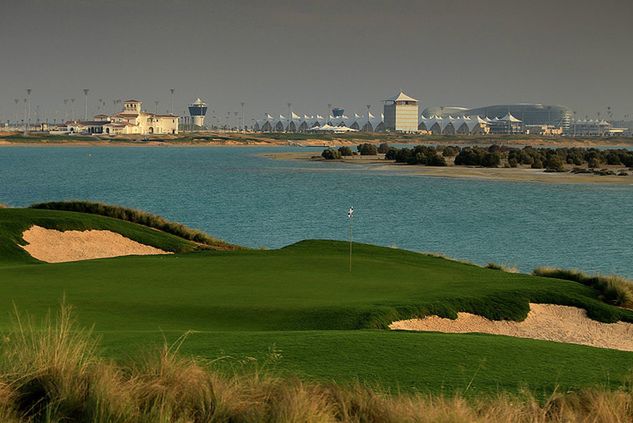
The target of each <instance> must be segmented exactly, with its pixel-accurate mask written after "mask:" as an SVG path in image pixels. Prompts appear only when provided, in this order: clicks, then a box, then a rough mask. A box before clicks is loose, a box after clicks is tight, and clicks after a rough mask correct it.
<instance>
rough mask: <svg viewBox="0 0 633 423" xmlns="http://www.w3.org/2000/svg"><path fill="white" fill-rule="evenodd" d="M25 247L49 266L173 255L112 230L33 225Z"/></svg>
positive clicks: (25, 237)
mask: <svg viewBox="0 0 633 423" xmlns="http://www.w3.org/2000/svg"><path fill="white" fill-rule="evenodd" d="M22 238H23V239H24V240H25V241H26V242H27V243H28V244H27V245H24V246H22V248H24V249H25V250H26V251H27V252H28V253H29V254H30V255H31V256H32V257H34V258H36V259H38V260H40V261H44V262H46V263H63V262H68V261H79V260H91V259H97V258H107V257H119V256H131V255H135V256H140V255H150V254H172V253H170V252H167V251H163V250H161V249H158V248H154V247H151V246H149V245H144V244H141V243H139V242H136V241H133V240H131V239H129V238H126V237H124V236H123V235H121V234H118V233H115V232H111V231H98V230H90V231H63V232H62V231H57V230H54V229H46V228H42V227H40V226H32V227H30V228H29V229H27V230H26V231H24V233H23V234H22Z"/></svg>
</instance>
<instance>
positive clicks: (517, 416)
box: [0, 305, 633, 423]
mask: <svg viewBox="0 0 633 423" xmlns="http://www.w3.org/2000/svg"><path fill="white" fill-rule="evenodd" d="M97 351H98V342H97V341H96V340H95V339H94V336H93V335H92V333H91V331H89V330H84V329H81V328H79V327H78V326H77V324H76V322H75V320H74V319H73V315H72V313H71V310H70V308H69V307H68V306H65V305H62V307H61V309H60V311H59V313H58V314H57V316H55V317H53V318H47V319H45V320H44V321H43V322H42V323H37V322H35V321H34V320H32V319H28V318H25V317H23V316H20V315H19V314H18V313H16V318H15V324H14V326H13V328H12V330H10V331H9V332H8V333H6V334H5V335H4V339H3V342H2V346H1V350H0V421H2V422H104V423H105V422H112V423H117V422H121V423H128V422H130V423H131V422H183V423H184V422H350V423H351V422H394V423H395V422H456V423H458V422H492V423H495V422H498V423H501V422H526V423H527V422H530V423H540V422H572V421H573V422H575V421H592V422H612V421H621V422H625V421H632V420H633V391H631V390H630V389H629V388H628V387H623V388H622V389H620V390H616V391H608V390H599V389H596V390H585V391H580V392H575V393H573V392H572V393H563V394H558V393H557V394H554V395H552V396H551V397H549V398H547V399H545V400H539V399H537V398H536V397H535V396H534V395H532V394H531V393H529V392H527V391H524V392H522V393H520V394H508V393H503V392H501V393H499V394H497V395H495V396H486V397H479V398H470V397H469V398H467V397H465V396H463V395H456V396H443V395H429V394H400V395H388V394H384V393H381V392H380V391H378V390H374V389H370V388H368V387H366V386H363V385H361V384H355V385H351V386H340V385H336V384H332V383H329V384H323V383H314V382H304V381H302V380H300V379H295V378H288V377H286V378H279V377H275V376H272V375H270V374H266V373H262V372H249V373H236V374H233V375H226V374H221V373H218V372H215V371H213V370H212V369H211V368H210V367H209V366H206V365H203V364H201V363H200V362H198V361H197V360H195V359H193V358H189V357H185V356H183V355H181V354H179V352H178V346H177V345H176V347H173V346H172V347H164V348H163V349H161V350H159V351H156V352H155V353H153V354H149V355H147V356H145V357H142V358H140V359H138V360H136V361H134V362H132V363H129V364H127V365H122V364H114V363H112V362H110V361H108V360H105V359H103V358H101V357H99V355H98V354H97Z"/></svg>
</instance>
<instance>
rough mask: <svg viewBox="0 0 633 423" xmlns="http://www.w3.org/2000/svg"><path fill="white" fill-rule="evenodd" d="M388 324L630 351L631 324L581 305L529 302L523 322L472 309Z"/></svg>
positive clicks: (632, 338) (407, 327) (396, 327)
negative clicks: (600, 318) (594, 315)
mask: <svg viewBox="0 0 633 423" xmlns="http://www.w3.org/2000/svg"><path fill="white" fill-rule="evenodd" d="M389 328H390V329H396V330H412V331H431V332H445V333H472V332H478V333H487V334H493V335H508V336H515V337H518V338H531V339H543V340H546V341H556V342H566V343H570V344H581V345H590V346H593V347H599V348H611V349H615V350H622V351H633V324H631V323H624V322H617V323H601V322H597V321H595V320H592V319H590V318H588V317H587V313H586V312H585V310H583V309H580V308H576V307H568V306H561V305H554V304H530V312H529V313H528V316H527V318H526V319H525V320H524V321H522V322H514V321H510V320H500V321H499V320H488V319H486V318H484V317H481V316H477V315H475V314H471V313H458V314H457V319H456V320H451V319H446V318H442V317H438V316H428V317H425V318H423V319H411V320H400V321H397V322H393V323H391V324H390V325H389Z"/></svg>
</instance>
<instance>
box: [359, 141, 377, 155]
mask: <svg viewBox="0 0 633 423" xmlns="http://www.w3.org/2000/svg"><path fill="white" fill-rule="evenodd" d="M356 149H357V150H358V152H359V153H360V155H361V156H375V155H376V154H378V149H377V148H376V146H375V145H374V144H368V143H364V144H359V145H358V146H357V147H356Z"/></svg>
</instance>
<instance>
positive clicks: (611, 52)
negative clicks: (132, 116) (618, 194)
mask: <svg viewBox="0 0 633 423" xmlns="http://www.w3.org/2000/svg"><path fill="white" fill-rule="evenodd" d="M0 47H1V48H0V55H1V56H0V58H1V59H0V81H1V85H0V119H2V120H6V119H7V118H11V119H13V117H14V115H15V110H16V108H15V104H14V99H15V98H20V99H22V98H24V97H25V89H26V88H32V89H33V94H32V104H33V110H35V106H36V105H40V110H41V113H42V114H46V115H48V116H49V117H53V113H55V112H56V113H57V116H61V113H62V112H63V109H64V107H63V99H64V98H71V97H74V98H76V99H77V100H76V101H75V109H76V111H79V110H81V111H83V94H82V92H81V89H82V88H90V90H91V92H90V113H91V114H94V113H95V112H96V111H97V109H96V103H97V99H98V98H102V99H104V100H106V101H107V104H108V106H107V107H108V109H107V110H106V111H108V112H111V111H112V109H113V107H114V106H113V104H112V100H113V99H117V98H123V99H125V98H131V97H135V98H139V99H141V100H143V101H145V106H146V108H147V109H150V110H153V109H154V101H155V100H159V101H160V105H159V109H160V111H161V112H165V111H166V109H167V108H168V107H169V97H170V96H169V88H175V89H176V104H177V111H183V110H184V108H185V105H186V104H187V103H189V102H191V101H192V100H194V99H195V98H196V97H201V98H203V99H204V100H206V101H207V103H208V104H209V109H210V112H209V114H210V113H211V110H212V109H213V110H216V112H217V114H218V115H221V116H225V115H226V112H227V111H231V112H233V111H237V110H239V107H240V106H239V103H240V102H242V101H244V102H246V103H247V115H248V119H250V118H253V117H260V116H261V114H262V113H264V112H268V113H271V114H279V113H284V114H285V113H286V110H287V106H286V103H287V102H292V104H293V110H294V111H296V112H298V113H307V114H313V113H321V114H322V113H324V112H325V109H326V107H327V104H328V103H332V104H335V105H339V106H342V107H345V109H346V111H347V114H348V115H349V114H352V113H354V112H358V113H362V112H364V111H365V105H366V104H371V105H372V110H375V111H376V110H379V109H381V108H382V104H381V100H382V99H384V98H386V97H389V96H391V95H393V94H394V93H395V92H397V91H398V90H399V89H400V88H402V89H403V90H405V92H407V93H408V94H409V95H411V96H414V97H416V98H418V99H420V101H421V104H422V108H423V107H426V106H429V105H460V106H462V105H463V106H481V105H488V104H495V103H504V102H541V103H554V104H565V105H568V106H570V107H571V108H573V109H574V110H577V111H578V113H579V115H582V116H584V115H585V114H591V115H592V116H595V113H596V111H598V110H601V111H602V114H603V115H605V114H606V112H605V110H606V107H607V106H612V107H613V110H614V112H615V115H616V117H621V116H622V115H624V114H632V115H633V1H632V0H592V1H585V0H573V1H572V0H521V1H515V0H435V1H423V0H419V1H412V0H391V1H387V0H359V1H352V0H347V1H346V0H338V1H330V0H311V1H301V0H294V1H283V0H267V1H248V0H231V1H193V0H171V1H166V0H152V1H149V0H127V1H119V0H113V1H109V0H101V1H89V0H57V1H30V0H22V1H9V0H1V2H0ZM77 114H79V112H77ZM82 114H83V112H82Z"/></svg>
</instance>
